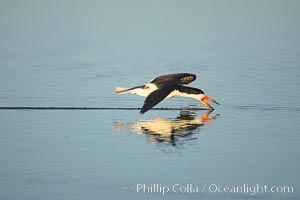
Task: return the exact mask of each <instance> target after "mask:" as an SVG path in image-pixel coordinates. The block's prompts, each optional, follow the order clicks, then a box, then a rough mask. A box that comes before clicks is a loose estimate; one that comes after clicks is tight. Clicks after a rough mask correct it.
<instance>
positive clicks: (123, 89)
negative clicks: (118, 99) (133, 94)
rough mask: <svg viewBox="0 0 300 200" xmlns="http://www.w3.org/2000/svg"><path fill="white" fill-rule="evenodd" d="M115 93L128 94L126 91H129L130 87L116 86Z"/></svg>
mask: <svg viewBox="0 0 300 200" xmlns="http://www.w3.org/2000/svg"><path fill="white" fill-rule="evenodd" d="M115 93H116V94H126V93H128V88H123V87H115Z"/></svg>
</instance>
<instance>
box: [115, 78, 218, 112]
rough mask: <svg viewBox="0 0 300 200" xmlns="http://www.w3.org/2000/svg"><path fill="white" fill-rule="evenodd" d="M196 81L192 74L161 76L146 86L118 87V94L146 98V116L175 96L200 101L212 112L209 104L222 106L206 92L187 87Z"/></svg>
mask: <svg viewBox="0 0 300 200" xmlns="http://www.w3.org/2000/svg"><path fill="white" fill-rule="evenodd" d="M195 79H196V75H195V74H190V73H176V74H167V75H163V76H159V77H156V78H154V79H153V80H151V81H150V82H149V83H147V84H145V85H140V86H136V87H132V88H129V89H128V88H121V87H116V88H115V92H116V94H136V95H139V96H145V97H146V99H145V101H144V105H143V107H142V109H141V110H140V113H141V114H144V113H145V112H147V111H148V110H149V109H151V108H152V107H154V106H155V105H157V104H158V103H159V102H161V101H162V100H163V99H169V98H172V97H175V96H182V97H190V98H193V99H197V100H200V101H201V103H202V104H203V105H205V106H207V107H209V108H210V109H211V110H213V107H212V106H211V105H209V104H208V103H207V101H209V102H213V103H216V104H218V105H220V104H219V103H218V102H216V101H215V100H214V99H212V98H210V97H208V96H206V95H205V94H204V92H203V91H202V90H200V89H198V88H192V87H187V86H183V85H187V84H189V83H191V82H192V81H194V80H195Z"/></svg>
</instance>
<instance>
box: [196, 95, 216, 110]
mask: <svg viewBox="0 0 300 200" xmlns="http://www.w3.org/2000/svg"><path fill="white" fill-rule="evenodd" d="M200 101H201V103H202V104H203V105H205V106H207V107H209V108H210V109H212V110H213V109H214V108H213V107H212V106H211V105H209V104H208V103H207V101H209V102H213V103H215V104H218V105H220V104H219V103H218V102H217V101H215V100H214V99H212V98H210V97H208V96H204V97H202V98H201V99H200Z"/></svg>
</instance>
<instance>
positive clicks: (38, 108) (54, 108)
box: [0, 106, 209, 110]
mask: <svg viewBox="0 0 300 200" xmlns="http://www.w3.org/2000/svg"><path fill="white" fill-rule="evenodd" d="M140 109H141V108H126V107H116V108H109V107H65V106H62V107H58V106H49V107H48V106H2V107H1V106H0V110H140ZM151 110H209V109H207V108H203V107H177V108H176V107H161V108H152V109H151Z"/></svg>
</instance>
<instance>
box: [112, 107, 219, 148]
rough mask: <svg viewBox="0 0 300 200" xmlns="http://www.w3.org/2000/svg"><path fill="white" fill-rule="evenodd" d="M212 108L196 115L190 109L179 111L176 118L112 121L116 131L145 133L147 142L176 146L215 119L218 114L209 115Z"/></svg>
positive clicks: (191, 137)
mask: <svg viewBox="0 0 300 200" xmlns="http://www.w3.org/2000/svg"><path fill="white" fill-rule="evenodd" d="M211 113H212V110H210V111H208V112H206V113H204V114H202V115H201V116H197V114H196V113H195V112H192V111H181V112H180V114H179V115H178V116H177V117H176V118H155V119H152V120H145V121H136V122H133V123H122V122H118V121H116V122H114V125H115V128H116V130H118V131H129V132H132V133H136V134H145V135H146V136H147V139H148V142H149V143H156V144H157V143H159V144H170V145H172V146H178V145H182V144H184V143H186V142H187V141H191V140H195V139H197V137H196V135H195V134H196V133H199V131H200V127H202V126H203V125H205V124H206V123H207V122H209V121H211V120H214V119H216V118H217V117H218V116H219V115H215V116H210V114H211Z"/></svg>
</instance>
